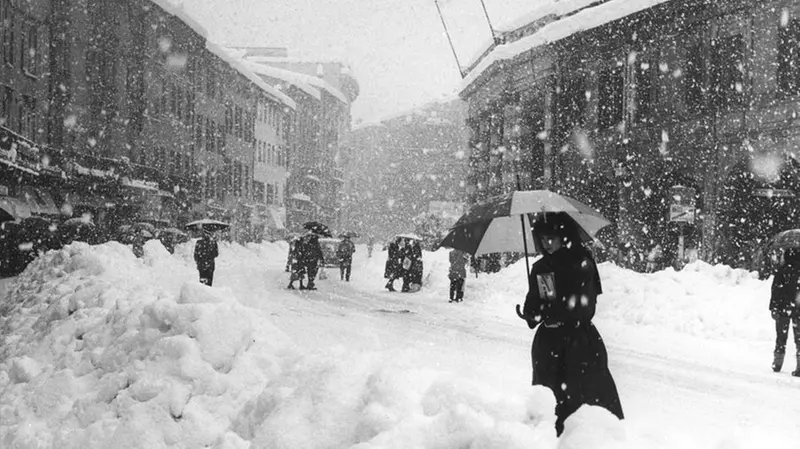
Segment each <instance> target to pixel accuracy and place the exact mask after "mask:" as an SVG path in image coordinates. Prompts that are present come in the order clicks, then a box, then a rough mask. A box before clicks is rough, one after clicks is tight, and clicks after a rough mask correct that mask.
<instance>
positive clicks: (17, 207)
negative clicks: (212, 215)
mask: <svg viewBox="0 0 800 449" xmlns="http://www.w3.org/2000/svg"><path fill="white" fill-rule="evenodd" d="M30 216H31V209H30V207H28V205H27V204H25V202H24V201H22V200H20V199H19V198H14V197H11V196H5V195H3V196H0V222H3V221H14V220H21V219H23V218H28V217H30Z"/></svg>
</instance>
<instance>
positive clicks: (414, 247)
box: [383, 236, 423, 292]
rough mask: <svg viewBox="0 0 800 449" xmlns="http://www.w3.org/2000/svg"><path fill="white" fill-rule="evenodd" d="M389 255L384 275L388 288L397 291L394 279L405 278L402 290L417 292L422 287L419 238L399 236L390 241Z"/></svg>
mask: <svg viewBox="0 0 800 449" xmlns="http://www.w3.org/2000/svg"><path fill="white" fill-rule="evenodd" d="M387 252H388V257H387V259H386V266H385V267H384V272H383V277H384V278H386V279H387V282H386V287H385V288H386V289H387V290H389V291H390V292H393V291H396V290H395V288H394V281H396V280H397V279H403V285H402V287H401V288H400V291H402V292H416V291H419V289H420V288H422V273H423V263H422V247H421V246H420V242H419V240H416V239H412V238H408V237H401V236H398V237H396V238H394V239H393V240H392V241H391V242H389V246H388V248H387Z"/></svg>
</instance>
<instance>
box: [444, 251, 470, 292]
mask: <svg viewBox="0 0 800 449" xmlns="http://www.w3.org/2000/svg"><path fill="white" fill-rule="evenodd" d="M468 262H469V254H468V253H466V252H464V251H461V250H460V249H454V250H452V251H450V271H449V272H448V274H447V277H448V278H449V279H450V302H461V301H463V300H464V280H465V279H466V278H467V263H468Z"/></svg>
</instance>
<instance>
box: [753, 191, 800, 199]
mask: <svg viewBox="0 0 800 449" xmlns="http://www.w3.org/2000/svg"><path fill="white" fill-rule="evenodd" d="M753 196H760V197H764V198H794V197H795V196H796V195H795V193H794V191H793V190H789V189H755V190H753Z"/></svg>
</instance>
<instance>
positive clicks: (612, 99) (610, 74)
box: [597, 67, 625, 128]
mask: <svg viewBox="0 0 800 449" xmlns="http://www.w3.org/2000/svg"><path fill="white" fill-rule="evenodd" d="M624 88H625V78H624V72H623V70H622V67H611V68H607V69H604V70H603V71H602V72H600V80H599V90H600V92H599V99H598V101H599V103H598V112H597V115H598V117H597V123H598V126H599V127H600V128H610V127H612V126H615V125H617V124H618V123H620V122H621V121H622V114H623V110H624V109H623V92H624Z"/></svg>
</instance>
